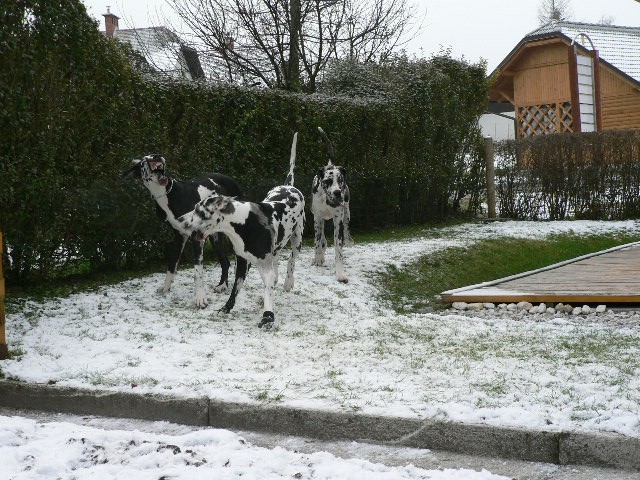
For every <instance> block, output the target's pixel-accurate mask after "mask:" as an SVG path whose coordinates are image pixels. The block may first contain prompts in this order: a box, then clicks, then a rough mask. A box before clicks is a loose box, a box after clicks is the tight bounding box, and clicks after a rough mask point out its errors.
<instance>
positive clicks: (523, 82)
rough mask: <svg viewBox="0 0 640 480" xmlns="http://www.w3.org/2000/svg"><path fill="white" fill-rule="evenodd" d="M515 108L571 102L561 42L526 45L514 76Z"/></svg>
mask: <svg viewBox="0 0 640 480" xmlns="http://www.w3.org/2000/svg"><path fill="white" fill-rule="evenodd" d="M514 101H515V104H516V108H517V107H519V106H523V105H541V104H549V103H558V102H569V101H571V85H570V82H569V60H568V56H567V46H566V45H565V44H564V43H561V44H551V45H544V46H541V47H534V48H528V49H527V54H526V55H524V56H523V58H522V59H521V60H520V61H519V62H518V65H517V73H516V75H515V76H514Z"/></svg>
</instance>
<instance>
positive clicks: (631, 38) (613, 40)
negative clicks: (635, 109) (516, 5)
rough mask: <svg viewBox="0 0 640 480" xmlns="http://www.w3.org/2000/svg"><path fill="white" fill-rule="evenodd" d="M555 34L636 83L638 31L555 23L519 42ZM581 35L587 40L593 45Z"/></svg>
mask: <svg viewBox="0 0 640 480" xmlns="http://www.w3.org/2000/svg"><path fill="white" fill-rule="evenodd" d="M558 34H562V35H564V36H566V37H567V38H568V39H569V40H571V41H574V40H575V42H576V43H578V44H579V45H581V46H583V47H585V48H586V49H588V50H592V49H595V50H597V51H598V54H599V56H600V59H601V60H605V61H607V62H608V63H610V64H611V65H613V66H614V67H616V68H617V69H618V70H620V71H621V72H623V73H625V74H626V75H628V76H630V77H631V78H633V79H634V80H636V81H637V82H640V28H638V27H619V26H614V25H599V24H592V23H577V22H561V21H555V22H551V23H548V24H546V25H543V26H542V27H540V28H537V29H536V30H533V31H532V32H530V33H528V34H527V35H526V36H525V38H524V39H523V40H532V39H538V38H545V37H549V36H555V35H558ZM583 34H586V35H587V36H588V37H589V38H590V39H591V42H593V46H591V44H590V42H589V40H588V39H587V38H586V37H585V36H584V35H583Z"/></svg>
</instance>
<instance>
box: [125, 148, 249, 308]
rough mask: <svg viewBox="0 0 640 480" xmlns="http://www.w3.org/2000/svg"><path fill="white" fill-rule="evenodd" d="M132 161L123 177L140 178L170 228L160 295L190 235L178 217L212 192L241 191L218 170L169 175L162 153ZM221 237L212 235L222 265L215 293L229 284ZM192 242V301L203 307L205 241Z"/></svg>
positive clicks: (234, 193) (239, 266)
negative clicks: (191, 175) (182, 177)
mask: <svg viewBox="0 0 640 480" xmlns="http://www.w3.org/2000/svg"><path fill="white" fill-rule="evenodd" d="M131 163H132V166H131V168H129V169H128V170H127V171H125V172H124V173H123V174H122V176H123V177H129V176H133V177H134V178H139V179H141V180H142V183H143V184H144V186H145V187H147V189H148V190H149V192H150V193H151V196H152V197H153V199H154V200H155V202H156V211H157V213H158V216H159V217H160V218H161V219H163V220H166V221H167V222H168V223H169V225H170V226H171V228H172V229H173V234H174V238H173V242H172V243H171V245H170V247H169V248H168V249H167V264H168V265H167V274H166V276H165V279H164V283H163V284H162V286H161V287H160V288H158V290H157V292H158V293H159V294H165V293H167V292H168V291H169V290H170V289H171V284H172V283H173V280H174V278H175V276H176V272H177V270H178V264H179V262H180V257H181V256H182V251H183V250H184V246H185V244H186V243H187V240H189V238H190V237H191V234H190V232H188V231H186V230H185V229H184V228H183V227H182V225H181V224H180V222H178V220H177V218H178V217H179V216H181V215H183V214H185V213H187V212H189V211H191V210H193V207H194V205H195V204H196V203H198V202H199V201H200V200H202V199H203V198H206V197H208V196H209V195H211V194H213V193H219V194H225V195H231V196H241V195H242V192H241V190H240V187H239V186H238V184H237V183H236V181H235V180H234V179H232V178H231V177H228V176H226V175H222V174H220V173H206V174H203V175H200V176H199V177H196V178H194V179H193V180H186V181H185V180H176V179H174V178H171V177H169V175H168V174H167V172H166V160H165V159H164V157H163V156H162V155H146V156H144V157H142V158H137V159H134V160H132V162H131ZM223 240H224V239H223V238H221V237H219V236H218V235H216V236H212V237H211V242H212V243H213V245H214V248H215V251H216V254H217V257H218V261H219V262H220V266H221V268H222V275H221V277H220V283H218V285H217V286H216V287H215V289H214V290H215V291H216V292H224V291H225V290H226V289H227V286H228V277H229V266H230V262H229V258H228V257H227V253H226V252H225V249H224V242H223ZM192 245H193V256H194V259H195V265H194V269H195V304H196V306H197V307H198V308H204V307H206V306H207V296H206V293H205V289H204V281H203V267H202V260H203V253H202V251H203V247H204V242H203V241H201V240H197V239H195V238H192ZM236 269H237V270H238V269H239V270H243V269H245V270H246V262H244V260H239V261H238V262H236Z"/></svg>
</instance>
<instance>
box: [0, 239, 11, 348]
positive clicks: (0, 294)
mask: <svg viewBox="0 0 640 480" xmlns="http://www.w3.org/2000/svg"><path fill="white" fill-rule="evenodd" d="M3 257H4V244H3V237H2V230H0V360H5V359H7V358H9V348H8V347H7V334H6V321H5V320H6V319H5V316H4V297H5V290H4V275H3V273H2V259H3Z"/></svg>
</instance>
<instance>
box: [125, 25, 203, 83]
mask: <svg viewBox="0 0 640 480" xmlns="http://www.w3.org/2000/svg"><path fill="white" fill-rule="evenodd" d="M113 36H114V38H116V39H118V40H120V41H122V42H127V43H129V44H130V45H131V46H132V47H133V49H134V50H136V51H138V52H139V53H140V54H142V55H143V56H144V57H145V58H146V59H147V61H148V62H149V64H150V65H151V66H152V67H153V68H155V69H156V70H159V71H161V72H164V73H167V74H169V75H171V76H174V77H187V78H189V79H194V78H200V77H203V76H204V73H203V71H202V66H201V64H200V60H199V58H198V55H197V52H196V51H195V49H193V48H191V47H188V46H186V45H184V44H183V43H182V41H181V40H180V37H178V35H176V34H175V33H174V32H172V31H171V30H169V29H168V28H166V27H148V28H132V29H124V30H116V31H115V32H114V35H113Z"/></svg>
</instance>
